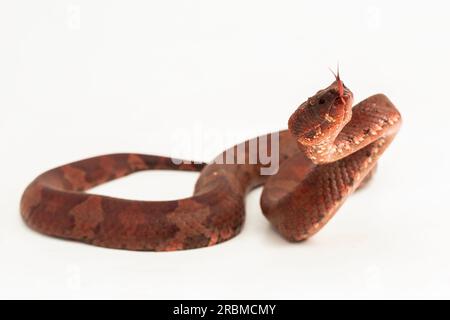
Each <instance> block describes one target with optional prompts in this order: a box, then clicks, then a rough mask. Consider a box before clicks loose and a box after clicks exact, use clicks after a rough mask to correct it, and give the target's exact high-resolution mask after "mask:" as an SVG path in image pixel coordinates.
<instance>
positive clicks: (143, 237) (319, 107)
mask: <svg viewBox="0 0 450 320" xmlns="http://www.w3.org/2000/svg"><path fill="white" fill-rule="evenodd" d="M352 103H353V94H352V93H351V92H350V90H349V89H348V88H347V87H345V86H344V84H343V83H342V81H341V80H340V79H339V76H337V77H336V81H334V82H333V83H332V84H331V85H330V86H329V87H327V88H325V89H323V90H320V91H319V92H317V93H316V94H315V95H314V96H313V97H311V98H309V99H308V100H307V101H306V102H304V103H303V104H301V105H300V107H299V108H298V109H297V110H296V111H295V112H294V113H293V114H292V116H291V117H290V119H289V130H285V131H280V132H279V133H278V134H279V159H280V167H279V170H278V172H277V173H276V174H274V175H270V176H265V175H261V172H260V169H261V168H262V167H264V166H263V165H261V164H249V161H248V160H249V158H251V157H257V154H256V153H258V151H257V150H252V148H250V147H249V146H250V145H252V142H254V141H256V140H255V139H253V140H249V141H246V142H244V143H243V144H240V145H238V146H235V147H233V148H232V149H231V150H228V151H234V154H235V157H238V156H243V157H245V160H246V161H245V162H244V163H241V164H219V163H211V164H209V165H206V164H188V163H181V164H175V162H174V161H173V159H171V158H166V157H160V156H152V155H141V154H112V155H104V156H99V157H95V158H90V159H86V160H82V161H78V162H74V163H71V164H67V165H64V166H61V167H58V168H55V169H53V170H50V171H47V172H45V173H43V174H42V175H40V176H39V177H37V178H36V179H35V180H34V181H33V182H32V183H31V184H30V185H29V186H28V187H27V189H26V190H25V192H24V194H23V196H22V201H21V213H22V216H23V219H24V221H25V222H26V223H27V225H28V226H30V227H31V228H33V229H35V230H37V231H39V232H41V233H44V234H47V235H50V236H55V237H61V238H66V239H72V240H79V241H83V242H86V243H90V244H94V245H98V246H104V247H109V248H121V249H129V250H152V251H170V250H183V249H190V248H198V247H204V246H211V245H214V244H217V243H220V242H223V241H225V240H228V239H230V238H232V237H234V236H235V235H237V234H238V233H239V231H240V230H241V228H242V225H243V222H244V218H245V212H244V200H245V195H246V194H247V192H248V191H249V190H251V189H253V188H255V187H257V186H260V185H262V184H264V190H263V193H262V196H261V207H262V210H263V213H264V215H265V216H266V217H267V219H268V220H269V221H270V222H271V223H272V224H273V225H274V226H275V228H276V230H278V231H279V233H280V234H282V235H283V236H284V237H285V238H286V239H288V240H291V241H301V240H304V239H306V238H308V237H310V236H311V235H313V234H315V233H316V232H317V231H318V230H320V229H321V228H322V227H323V226H324V225H325V224H326V223H327V222H328V221H329V219H330V218H331V217H332V216H333V215H334V214H335V212H336V211H337V209H338V208H339V207H340V206H341V204H342V203H343V202H344V201H345V199H346V198H347V196H348V195H350V194H351V193H352V192H353V191H354V190H355V189H357V188H358V187H360V186H361V185H362V184H364V182H365V181H367V180H368V179H369V178H370V177H371V174H372V172H373V171H374V168H375V165H376V162H377V160H378V158H379V157H380V155H381V154H382V153H383V152H384V150H385V149H386V147H387V146H388V145H389V144H390V143H391V141H392V139H393V138H394V136H395V134H396V133H397V131H398V128H399V125H400V123H401V116H400V113H399V112H398V111H397V109H396V108H395V107H394V105H393V104H392V103H391V102H390V101H389V100H388V98H387V97H386V96H384V95H382V94H378V95H374V96H371V97H369V98H367V99H366V100H364V101H362V102H360V103H359V104H357V105H356V106H355V107H353V108H352ZM270 148H271V145H269V149H270ZM273 150H274V149H273ZM223 156H225V153H224V154H222V155H221V157H223ZM148 169H176V170H190V171H201V174H200V177H199V179H198V181H197V183H196V186H195V191H194V195H193V196H192V197H190V198H186V199H180V200H173V201H131V200H125V199H118V198H112V197H107V196H101V195H95V194H89V193H86V192H85V191H86V190H88V189H90V188H92V187H94V186H97V185H99V184H101V183H104V182H107V181H110V180H113V179H116V178H119V177H123V176H126V175H128V174H131V173H133V172H137V171H141V170H148Z"/></svg>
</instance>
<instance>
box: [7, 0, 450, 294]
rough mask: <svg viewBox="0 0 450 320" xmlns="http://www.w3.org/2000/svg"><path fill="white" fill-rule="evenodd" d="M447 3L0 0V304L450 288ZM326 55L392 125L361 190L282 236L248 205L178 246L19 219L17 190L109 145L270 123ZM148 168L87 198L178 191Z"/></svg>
mask: <svg viewBox="0 0 450 320" xmlns="http://www.w3.org/2000/svg"><path fill="white" fill-rule="evenodd" d="M448 3H449V2H448V1H423V2H417V1H416V2H414V1H408V2H405V1H397V2H394V1H330V2H325V1H305V2H304V3H301V2H300V1H271V2H270V1H269V2H268V1H261V0H258V1H211V0H204V1H152V2H150V1H81V0H80V1H76V0H73V1H66V0H64V1H62V0H54V1H2V2H1V3H0V150H1V153H2V154H1V160H0V161H1V179H0V181H1V182H0V208H1V210H0V298H194V299H195V298H450V250H449V245H450V231H449V230H450V210H449V209H450V206H449V199H448V197H449V195H448V192H449V179H450V173H449V161H450V151H449V148H448V144H449V142H448V136H449V135H448V130H449V121H450V111H449V110H450V105H449V81H450V63H449V57H450V42H449V40H448V32H449V31H450V19H449V10H450V7H449V4H448ZM337 61H339V62H340V66H341V75H342V77H343V79H344V81H345V83H346V85H347V86H348V87H349V88H350V89H352V91H353V92H354V94H355V99H356V100H360V99H363V98H365V97H367V96H369V95H371V94H374V93H377V92H383V93H385V94H387V95H388V96H389V97H390V98H391V100H392V101H393V102H394V103H395V104H396V105H397V106H398V108H399V109H400V111H401V112H402V114H403V118H404V125H403V127H402V129H401V132H400V134H399V136H398V137H397V139H396V140H395V142H394V143H393V144H392V145H391V147H390V148H389V149H388V151H387V152H386V154H385V155H384V156H383V157H382V159H381V160H380V166H379V170H378V174H377V176H376V178H375V180H374V181H373V183H372V184H371V185H370V188H367V189H366V190H364V191H362V192H359V193H357V194H355V195H354V196H352V197H351V198H350V199H349V200H348V201H347V202H346V203H345V205H344V206H343V207H342V208H341V210H340V211H339V212H338V214H337V215H336V217H335V218H334V219H333V220H332V221H331V222H330V223H329V224H328V225H327V226H326V227H325V228H324V229H323V230H322V231H321V232H320V233H319V234H318V235H317V236H316V237H314V238H312V239H311V240H309V241H307V242H304V243H300V244H290V243H287V242H285V241H284V240H283V239H281V238H280V237H279V236H278V235H277V234H276V233H275V232H274V231H273V230H272V228H271V227H270V226H269V224H268V222H267V221H266V220H265V218H264V217H263V215H262V214H261V210H260V208H259V203H258V202H259V195H260V190H257V191H255V192H252V193H251V194H250V195H249V197H248V201H247V221H246V224H245V228H244V230H243V231H242V233H241V234H240V235H239V236H238V237H236V238H234V239H232V240H230V241H228V242H226V243H223V244H221V245H217V246H214V247H210V248H204V249H198V250H190V251H184V252H170V253H154V252H130V251H120V250H109V249H103V248H98V247H93V246H88V245H84V244H81V243H76V242H68V241H62V240H58V239H53V238H49V237H46V236H42V235H40V234H37V233H35V232H33V231H31V230H29V229H28V228H27V227H26V226H25V225H24V224H23V223H22V221H21V218H20V215H19V200H20V196H21V193H22V191H23V190H24V188H25V187H26V185H27V184H28V183H29V182H30V181H31V180H32V179H33V178H34V177H35V176H37V175H38V174H39V173H41V172H42V171H44V170H47V169H50V168H52V167H55V166H57V165H61V164H64V163H66V162H71V161H74V160H78V159H82V158H85V157H88V156H93V155H98V154H103V153H111V152H142V153H152V154H167V155H171V156H182V157H186V158H194V159H198V160H205V161H208V160H210V159H211V158H213V157H214V156H215V155H216V154H218V153H220V152H221V151H222V150H223V149H224V148H225V147H228V146H230V145H233V144H234V143H237V142H241V141H242V140H245V139H247V138H250V137H253V136H256V135H259V134H262V133H265V132H269V131H273V130H278V129H282V128H285V127H286V123H287V119H288V117H289V115H290V114H291V112H293V111H294V110H295V108H296V107H297V106H298V105H299V104H300V103H301V102H302V101H304V100H305V99H306V98H307V97H308V96H310V95H312V94H314V93H315V92H316V91H317V90H319V89H321V88H323V87H325V86H326V85H328V84H329V83H330V82H331V81H332V75H331V73H330V72H329V71H328V69H327V68H328V67H333V68H334V67H335V66H336V63H337ZM196 177H197V174H194V173H175V172H163V173H161V172H148V173H141V174H137V175H135V176H131V177H129V178H125V179H122V180H119V181H115V182H113V183H110V184H108V185H105V186H103V187H100V188H98V189H97V190H95V191H96V192H98V193H102V194H107V195H115V196H121V197H128V198H133V199H147V200H156V199H173V198H178V197H185V196H188V195H190V194H191V192H192V188H193V185H194V183H195V179H196Z"/></svg>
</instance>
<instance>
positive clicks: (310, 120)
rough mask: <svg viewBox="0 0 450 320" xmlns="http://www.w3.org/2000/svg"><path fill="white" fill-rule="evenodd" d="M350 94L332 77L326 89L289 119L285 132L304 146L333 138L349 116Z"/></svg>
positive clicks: (350, 111) (350, 108)
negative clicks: (287, 128)
mask: <svg viewBox="0 0 450 320" xmlns="http://www.w3.org/2000/svg"><path fill="white" fill-rule="evenodd" d="M352 104H353V94H352V92H351V91H350V90H349V89H348V88H347V87H346V86H345V85H344V83H343V82H342V81H341V79H340V78H339V74H338V75H337V76H336V80H335V81H334V82H333V83H332V84H331V85H330V86H328V87H327V88H325V89H323V90H320V91H318V92H317V93H316V94H315V95H314V96H312V97H310V98H308V100H307V101H305V102H304V103H302V104H301V105H300V106H299V107H298V108H297V110H296V111H295V112H294V113H293V114H292V115H291V117H290V118H289V131H290V132H291V133H292V134H293V135H294V136H295V137H296V138H297V140H298V142H299V143H300V144H302V145H305V146H311V145H316V144H319V143H321V142H324V141H328V139H334V138H335V137H336V136H337V135H338V133H339V132H340V131H341V129H342V128H343V127H344V126H345V125H346V124H347V123H348V122H349V121H350V119H351V116H352Z"/></svg>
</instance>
